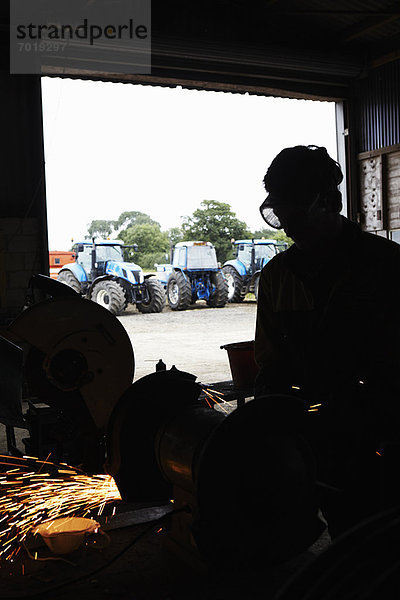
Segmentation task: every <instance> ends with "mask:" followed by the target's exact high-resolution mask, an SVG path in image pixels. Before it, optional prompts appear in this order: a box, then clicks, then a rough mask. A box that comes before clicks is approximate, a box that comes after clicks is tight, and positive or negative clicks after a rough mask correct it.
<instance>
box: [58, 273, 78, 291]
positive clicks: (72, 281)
mask: <svg viewBox="0 0 400 600" xmlns="http://www.w3.org/2000/svg"><path fill="white" fill-rule="evenodd" d="M57 281H61V283H65V284H66V285H69V287H71V288H72V289H73V290H75V292H77V293H78V294H80V293H81V284H80V283H79V281H78V280H77V278H76V277H75V275H74V274H73V273H71V271H67V270H65V271H60V272H59V274H58V275H57Z"/></svg>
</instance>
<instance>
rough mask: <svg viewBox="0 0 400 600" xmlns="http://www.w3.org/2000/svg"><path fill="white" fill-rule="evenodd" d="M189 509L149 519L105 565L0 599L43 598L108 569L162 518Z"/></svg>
mask: <svg viewBox="0 0 400 600" xmlns="http://www.w3.org/2000/svg"><path fill="white" fill-rule="evenodd" d="M189 510H190V508H189V506H188V505H185V506H183V507H182V508H177V509H175V510H171V511H169V512H168V513H166V514H165V515H162V516H161V517H159V518H158V519H155V520H154V521H150V523H151V524H150V526H149V527H147V528H146V529H145V530H144V531H142V532H141V533H139V535H138V536H136V537H135V539H133V540H132V541H130V542H129V543H128V544H127V545H126V546H125V547H124V548H122V550H120V551H119V552H117V554H115V555H114V556H113V557H112V558H111V559H110V560H109V561H108V562H107V563H106V564H105V565H102V566H101V567H97V568H96V569H94V570H93V571H90V572H89V573H84V574H83V575H80V576H79V577H75V578H74V579H70V580H69V581H65V582H63V583H60V584H59V585H55V586H52V587H49V588H47V589H46V590H40V591H38V592H34V593H32V594H27V595H22V596H0V600H18V599H19V598H21V599H25V598H43V597H44V596H46V595H47V594H49V593H52V592H56V591H59V590H62V589H64V588H66V587H68V586H70V585H73V584H75V583H78V582H79V581H82V580H83V579H87V578H89V577H93V575H97V573H99V572H100V571H104V570H105V569H108V567H110V566H111V565H112V564H114V563H115V562H116V561H117V560H118V559H119V558H120V557H121V556H122V555H123V554H125V552H127V551H128V550H130V549H131V548H132V547H133V546H134V545H135V544H137V543H138V542H139V541H140V540H141V539H142V538H144V537H145V536H146V535H147V534H148V533H150V532H151V531H152V529H154V527H155V526H156V525H160V524H161V523H162V522H163V521H164V520H166V519H167V518H169V517H171V516H172V515H176V514H178V513H181V512H187V511H189ZM139 525H144V523H138V524H137V525H135V527H139Z"/></svg>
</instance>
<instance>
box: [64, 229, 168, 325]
mask: <svg viewBox="0 0 400 600" xmlns="http://www.w3.org/2000/svg"><path fill="white" fill-rule="evenodd" d="M129 248H131V249H134V250H137V246H136V245H135V246H125V245H124V243H123V242H122V241H120V240H99V241H96V242H95V240H93V241H92V242H89V241H85V242H81V243H78V244H74V246H73V252H74V253H75V257H76V258H75V262H72V263H69V264H66V265H64V266H63V267H62V269H61V270H60V272H59V273H58V276H57V279H58V280H59V281H62V282H63V283H66V284H67V285H69V286H70V287H72V288H73V289H74V290H75V291H76V292H78V293H79V294H81V295H82V296H85V297H86V298H88V299H90V300H93V301H94V302H97V303H98V304H100V305H101V306H103V307H104V308H106V309H107V310H109V311H110V312H111V313H112V314H114V315H119V314H120V313H121V312H122V311H123V310H124V309H125V308H126V307H127V305H128V304H136V306H137V309H138V310H139V312H141V313H157V312H161V311H162V309H163V307H164V305H165V291H164V288H163V286H162V285H161V283H160V282H159V281H158V280H157V278H156V277H153V276H152V275H151V274H150V275H144V274H143V270H142V268H141V267H139V265H137V264H135V263H133V262H125V260H124V250H125V249H129Z"/></svg>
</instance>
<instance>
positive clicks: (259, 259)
mask: <svg viewBox="0 0 400 600" xmlns="http://www.w3.org/2000/svg"><path fill="white" fill-rule="evenodd" d="M235 247H236V252H235V255H236V258H235V259H234V260H228V261H227V262H226V263H224V265H223V267H222V270H223V272H224V275H225V278H226V280H227V282H228V302H242V300H243V299H244V297H245V296H246V294H248V293H249V292H252V293H253V294H254V295H255V297H256V300H257V298H258V284H259V279H260V273H261V269H262V268H263V267H264V265H266V264H267V262H268V261H269V260H270V259H271V258H272V257H273V256H275V255H276V254H279V252H283V251H284V250H286V248H287V247H288V245H287V243H286V242H277V241H276V240H237V241H236V242H235Z"/></svg>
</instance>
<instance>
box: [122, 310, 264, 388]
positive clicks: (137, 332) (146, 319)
mask: <svg viewBox="0 0 400 600" xmlns="http://www.w3.org/2000/svg"><path fill="white" fill-rule="evenodd" d="M256 307H257V305H256V302H255V301H246V302H243V303H241V304H227V305H226V306H225V307H224V308H209V307H208V306H207V305H206V303H205V302H197V303H196V304H195V305H194V306H192V307H191V308H190V309H189V310H185V311H182V312H178V311H172V310H171V309H170V308H169V306H165V308H164V310H163V312H161V313H156V314H148V315H146V314H140V313H139V312H138V311H137V310H136V309H135V308H131V309H130V310H128V311H126V312H125V313H124V314H123V315H122V316H120V317H118V318H119V320H120V321H121V323H122V324H123V326H124V327H125V329H126V331H127V332H128V334H129V337H130V339H131V342H132V346H133V349H134V353H135V380H136V379H139V378H140V377H143V376H144V375H148V374H149V373H152V372H153V371H154V370H155V366H156V364H157V362H158V360H159V359H160V358H161V359H162V360H163V361H164V363H165V364H166V365H167V368H170V367H171V366H172V365H175V366H176V367H177V368H178V369H180V370H182V371H188V372H189V373H193V374H194V375H196V376H197V379H198V381H201V382H202V383H213V382H216V381H224V380H227V379H231V372H230V368H229V362H228V355H227V352H226V350H221V348H220V346H221V345H223V344H230V343H232V342H244V341H247V340H253V339H254V328H255V317H256Z"/></svg>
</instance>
